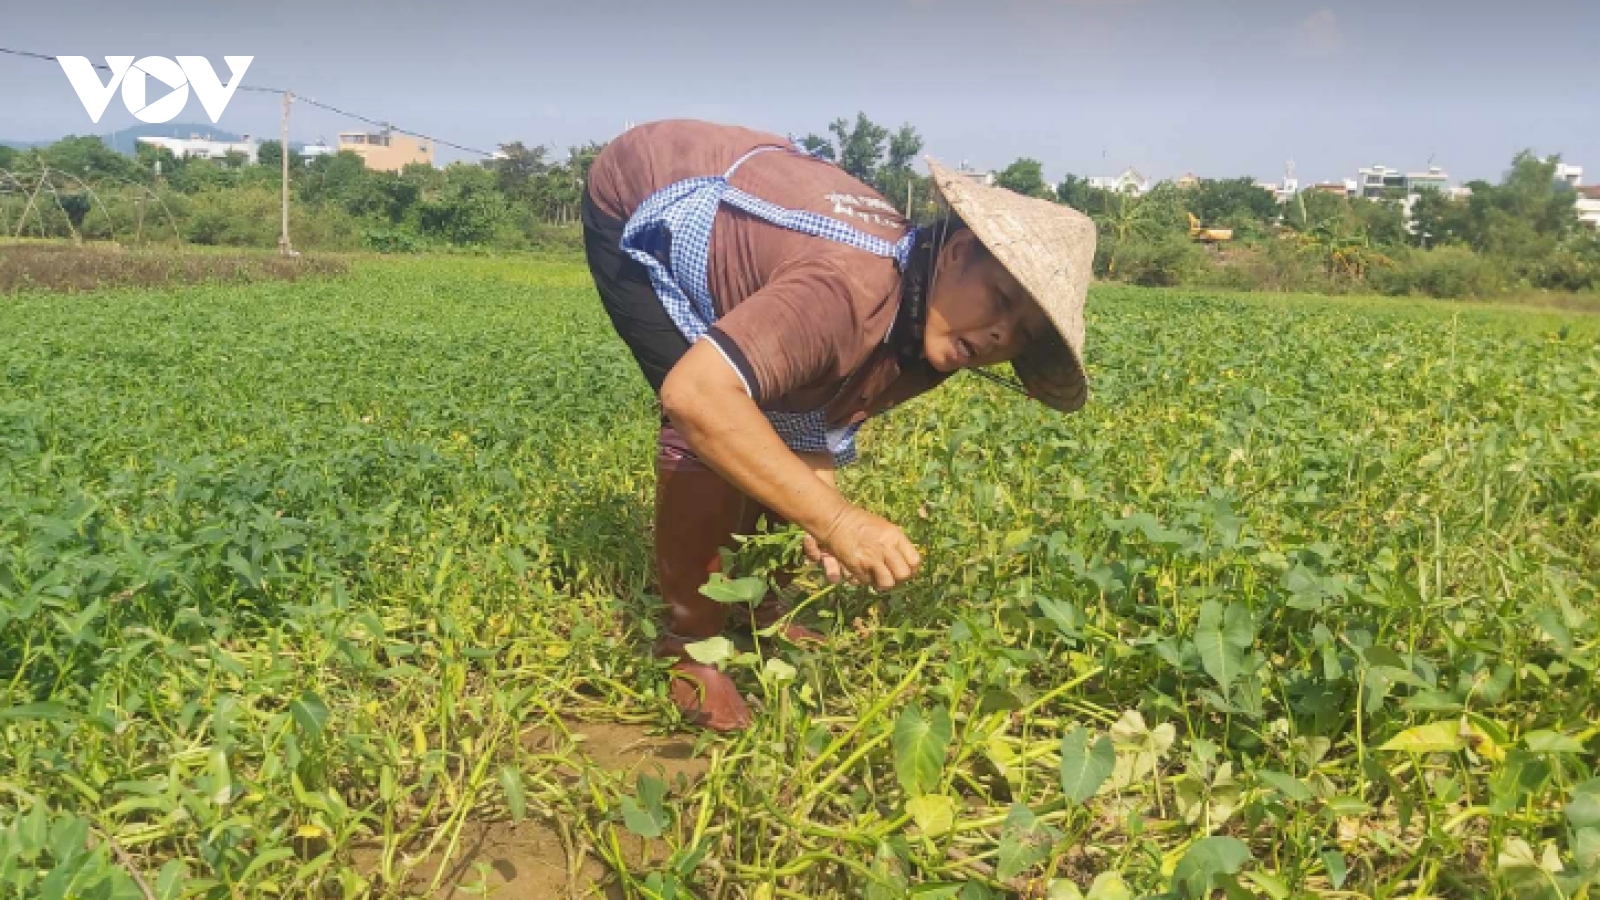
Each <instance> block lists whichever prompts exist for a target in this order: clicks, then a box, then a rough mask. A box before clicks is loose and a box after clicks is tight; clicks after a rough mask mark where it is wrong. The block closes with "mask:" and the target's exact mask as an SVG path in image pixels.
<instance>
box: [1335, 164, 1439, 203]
mask: <svg viewBox="0 0 1600 900" xmlns="http://www.w3.org/2000/svg"><path fill="white" fill-rule="evenodd" d="M1424 190H1434V191H1438V192H1440V193H1441V194H1442V193H1446V192H1447V191H1449V190H1450V176H1449V175H1447V174H1445V171H1444V170H1443V169H1441V168H1439V167H1438V166H1429V167H1428V171H1426V172H1402V171H1400V170H1399V169H1391V168H1389V167H1388V166H1369V167H1367V168H1364V169H1360V170H1359V171H1357V173H1356V189H1355V193H1353V194H1352V195H1351V196H1352V197H1360V198H1363V199H1366V200H1379V199H1382V198H1385V197H1391V198H1395V199H1405V198H1407V197H1414V196H1416V195H1418V194H1420V193H1422V192H1423V191H1424Z"/></svg>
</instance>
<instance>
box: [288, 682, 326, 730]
mask: <svg viewBox="0 0 1600 900" xmlns="http://www.w3.org/2000/svg"><path fill="white" fill-rule="evenodd" d="M289 715H291V716H293V717H294V723H295V725H297V726H299V728H300V733H301V734H303V735H305V736H306V739H307V740H312V741H314V740H316V739H317V738H319V737H321V736H322V729H323V728H324V727H326V726H327V724H328V704H326V703H323V702H322V698H321V697H318V696H317V695H316V693H315V692H313V691H305V692H303V693H302V694H301V695H300V696H298V697H296V698H295V699H293V700H291V701H289Z"/></svg>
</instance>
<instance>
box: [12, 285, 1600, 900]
mask: <svg viewBox="0 0 1600 900" xmlns="http://www.w3.org/2000/svg"><path fill="white" fill-rule="evenodd" d="M1090 355H1091V363H1092V365H1091V370H1092V375H1093V378H1094V386H1095V394H1094V397H1093V399H1092V401H1091V405H1090V406H1089V407H1088V409H1087V410H1086V411H1085V412H1084V413H1083V414H1081V415H1078V416H1074V417H1069V418H1056V417H1054V416H1053V415H1052V414H1050V413H1048V412H1047V411H1045V410H1043V409H1042V408H1038V407H1035V406H1032V405H1029V404H1027V403H1026V402H1025V401H1021V400H1019V399H1017V398H1014V397H1010V396H1007V395H1004V394H1001V393H999V392H997V391H995V390H994V389H992V388H990V387H989V386H988V385H986V384H983V383H981V382H977V381H975V380H969V379H958V380H956V381H955V382H952V383H951V384H950V385H949V386H947V387H946V388H944V389H943V390H941V391H940V392H938V393H936V394H934V395H931V396H929V397H926V398H923V399H921V400H919V401H916V402H914V403H912V404H909V405H908V406H906V407H905V408H903V409H901V410H898V411H896V412H895V413H894V414H892V415H891V416H889V417H888V418H887V419H886V420H884V421H882V422H879V423H875V424H874V425H872V426H869V428H868V429H867V430H866V431H865V433H864V439H863V448H864V451H865V455H866V457H867V460H868V462H867V463H865V464H864V465H863V466H861V467H860V468H858V469H856V470H852V471H851V472H850V473H848V474H847V476H846V477H845V479H844V481H845V487H846V492H847V493H848V494H850V495H852V496H853V497H855V498H857V499H858V500H859V501H861V502H863V503H865V504H866V505H868V506H870V507H871V508H874V509H876V510H879V511H881V512H884V513H886V514H887V515H889V516H890V517H891V518H893V519H895V520H896V521H898V522H901V523H903V524H904V525H906V527H907V529H908V531H909V532H910V533H911V535H912V537H913V539H914V540H915V541H917V542H918V543H919V545H920V546H921V547H923V548H924V551H925V555H926V557H927V559H928V563H927V566H926V568H925V570H924V574H923V575H922V577H920V579H919V580H918V581H916V582H914V583H913V584H911V585H909V586H907V587H905V588H902V589H900V590H898V591H896V592H893V593H891V594H889V595H884V596H880V595H874V594H871V593H868V592H866V591H862V590H857V589H844V588H827V587H824V586H822V585H820V584H818V583H817V582H816V581H814V580H811V581H808V580H805V579H802V580H801V581H800V582H799V583H798V584H797V586H796V589H795V590H796V592H797V595H798V596H797V599H799V600H802V601H804V602H805V604H806V605H805V609H804V611H803V613H802V616H803V617H807V618H810V619H812V620H814V621H816V622H820V623H821V627H822V628H823V630H825V631H826V632H827V633H828V636H829V639H830V643H831V645H830V647H829V649H828V650H827V651H826V652H809V651H807V652H802V651H798V650H796V649H794V648H791V647H787V646H773V645H771V644H768V643H765V642H758V643H757V644H756V645H755V646H754V647H744V648H741V649H740V650H739V652H737V653H735V654H733V655H730V656H727V657H726V658H725V659H724V661H723V664H724V665H725V666H727V667H728V668H729V669H730V670H732V671H733V672H734V673H735V675H736V677H737V678H738V680H739V681H740V683H741V684H742V685H743V686H744V687H745V688H746V690H747V691H748V693H749V694H750V695H751V696H752V697H753V698H754V699H755V700H756V702H757V705H758V706H759V709H760V714H759V715H758V717H757V723H756V726H755V727H754V728H753V729H752V730H751V731H750V732H748V733H746V734H744V735H742V736H739V737H737V738H735V739H713V738H710V737H706V736H695V735H693V734H690V735H689V736H688V737H687V738H672V737H670V736H668V737H662V736H660V735H659V734H656V733H657V732H663V731H666V732H671V730H672V729H673V728H674V727H675V722H674V720H673V718H672V707H671V705H670V704H669V703H668V702H667V701H666V700H665V696H666V679H665V673H664V670H663V669H662V668H661V667H659V666H658V665H656V664H654V663H652V662H649V661H648V660H647V659H645V658H644V657H643V656H642V648H644V647H646V646H648V642H649V634H650V631H649V628H648V626H647V625H646V624H645V623H646V622H647V620H648V618H649V617H650V616H651V614H652V608H653V605H654V604H655V603H656V601H655V600H654V599H653V598H652V597H651V595H650V593H649V592H650V582H651V577H650V571H649V568H650V564H649V559H650V556H649V525H650V497H651V488H652V474H651V459H652V450H653V440H654V431H655V429H654V422H655V418H654V417H655V413H654V411H653V408H652V402H651V399H650V397H649V395H648V392H647V390H646V389H645V388H644V386H643V383H642V379H640V378H639V376H638V373H637V372H636V371H635V370H634V369H633V367H632V363H631V361H630V360H629V359H628V358H627V357H626V355H625V352H624V350H623V348H622V346H621V344H620V342H618V341H617V340H616V339H615V338H614V337H613V336H612V335H611V334H610V332H609V327H608V325H607V323H606V321H605V318H604V315H603V314H602V313H601V311H600V309H599V305H598V302H597V301H596V300H595V299H594V296H593V289H592V287H591V286H590V284H589V282H588V278H587V274H586V272H585V270H584V269H583V267H582V265H581V264H580V263H578V262H576V261H568V260H559V259H558V260H549V261H527V260H521V261H518V260H496V259H424V260H392V261H370V262H363V263H358V264H357V265H356V266H355V268H354V270H353V272H352V274H351V275H349V276H348V277H345V278H337V279H328V280H307V281H302V282H299V283H294V284H282V283H258V284H251V285H243V286H240V285H229V286H194V287H186V288H178V289H171V290H160V289H119V290H111V291H102V292H91V293H85V294H79V295H73V296H60V295H44V294H28V293H23V294H19V295H13V296H9V297H5V298H3V299H0V690H3V692H4V693H3V694H0V897H17V898H21V897H27V898H33V897H44V898H69V897H73V898H78V897H81V898H110V897H127V898H134V900H139V898H144V897H160V898H164V900H167V898H178V897H205V898H235V897H237V898H244V897H275V896H276V897H319V898H320V897H360V896H372V897H396V896H446V895H452V896H456V895H464V894H466V893H470V892H474V891H479V892H481V891H494V892H495V893H492V894H491V895H492V896H506V897H512V896H517V897H520V896H527V897H546V896H561V895H563V894H565V893H566V892H568V891H576V892H579V893H580V894H581V893H583V892H586V891H593V892H594V893H595V895H596V896H630V897H656V898H679V900H682V898H690V897H705V898H713V897H714V898H777V897H789V898H797V897H836V898H855V897H863V896H864V897H868V898H874V900H876V898H899V897H904V896H916V897H922V898H961V900H981V898H993V897H1005V896H1022V897H1034V898H1045V897H1048V898H1052V900H1054V898H1074V897H1078V896H1080V894H1083V895H1086V896H1088V897H1091V898H1095V900H1113V898H1123V897H1134V896H1149V895H1155V894H1162V893H1166V894H1169V895H1171V896H1175V897H1189V898H1197V897H1202V896H1207V895H1209V894H1212V893H1213V892H1214V891H1226V892H1227V893H1228V895H1229V896H1233V897H1244V896H1257V897H1268V898H1273V900H1282V898H1289V897H1318V896H1321V897H1374V898H1376V897H1400V896H1405V897H1478V896H1490V897H1549V898H1557V897H1577V896H1582V895H1583V892H1584V891H1586V890H1587V885H1588V884H1589V881H1590V879H1591V878H1592V877H1593V876H1594V875H1595V873H1596V871H1597V869H1600V781H1597V780H1594V777H1595V775H1596V774H1597V773H1595V772H1594V771H1593V768H1594V766H1595V763H1596V761H1597V756H1596V750H1597V749H1600V742H1597V738H1600V712H1597V706H1596V704H1597V701H1600V687H1597V685H1596V672H1595V667H1596V663H1597V662H1600V602H1597V601H1600V574H1597V573H1600V521H1597V517H1600V320H1596V319H1592V318H1583V317H1576V316H1568V317H1561V316H1553V315H1548V314H1534V313H1526V312H1521V311H1515V310H1499V309H1493V308H1481V307H1476V308H1475V307H1462V306H1446V305H1437V304H1415V303H1400V302H1394V301H1381V302H1380V301H1364V300H1352V299H1337V300H1335V299H1327V298H1315V297H1304V298H1260V297H1258V298H1239V297H1220V296H1198V295H1190V294H1181V293H1168V292H1155V291H1140V290H1134V289H1121V288H1106V289H1097V291H1096V293H1095V295H1094V297H1093V298H1092V300H1091V321H1090ZM794 543H795V540H794V536H793V535H782V534H780V535H775V536H768V537H761V538H757V539H755V540H752V541H751V542H749V544H747V546H746V549H744V550H743V551H741V552H740V554H739V558H738V560H737V561H736V567H737V568H739V569H741V570H742V571H741V574H745V575H751V574H752V573H754V574H759V572H760V571H761V569H762V566H763V565H765V564H766V563H770V562H771V561H772V559H773V558H775V557H776V555H777V554H779V553H782V552H789V551H792V549H793V545H794ZM597 729H609V730H606V731H601V730H597ZM602 734H605V735H611V738H608V739H602V738H601V735H602ZM618 735H624V736H625V738H618V737H617V736H618ZM608 740H609V741H610V742H611V744H612V745H608V744H607V741H608ZM619 742H621V743H627V744H628V746H616V745H615V744H617V743H619ZM652 742H653V743H652ZM633 744H639V745H645V744H649V745H650V746H655V747H658V748H665V750H664V751H663V752H661V753H660V754H658V755H657V756H656V757H655V758H653V759H650V760H647V761H646V764H644V765H634V766H631V767H627V766H622V765H619V764H618V763H617V760H618V759H619V758H620V757H619V754H624V755H625V754H626V753H629V752H632V751H631V750H629V747H631V746H632V745H633ZM635 761H636V762H637V759H636V758H635ZM491 838H492V839H493V840H494V841H498V842H501V843H502V844H505V845H507V846H511V847H513V848H515V847H516V846H518V845H519V842H520V845H521V846H522V847H523V849H525V850H526V849H528V847H529V846H531V844H532V843H534V842H540V841H542V842H545V843H546V844H547V845H548V846H547V847H546V849H547V850H549V852H548V853H545V854H544V856H542V857H537V859H543V860H545V863H544V865H545V866H546V867H547V868H549V869H550V870H551V871H552V872H553V873H555V876H554V877H553V878H550V879H547V880H546V881H543V882H539V883H540V884H544V885H546V886H545V887H542V888H536V887H533V886H531V885H532V884H533V882H531V881H528V880H527V879H529V878H532V877H534V875H535V874H536V873H535V872H534V871H533V869H534V867H535V865H536V864H535V862H526V863H525V864H523V866H522V868H523V871H521V872H516V871H506V870H507V869H515V868H516V866H512V865H510V864H506V865H501V864H500V863H499V862H497V863H496V864H495V865H487V864H485V863H484V862H483V858H481V857H480V858H479V859H478V861H477V863H476V864H474V863H473V862H472V859H473V854H474V853H476V852H478V851H479V850H480V849H481V845H483V844H484V843H485V842H486V841H489V840H490V839H491ZM550 848H553V849H550ZM507 852H508V853H511V852H512V851H507ZM530 852H531V851H530ZM518 858H519V859H534V857H518ZM502 861H503V860H502ZM452 892H453V893H452Z"/></svg>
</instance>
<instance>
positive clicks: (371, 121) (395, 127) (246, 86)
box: [239, 84, 494, 156]
mask: <svg viewBox="0 0 1600 900" xmlns="http://www.w3.org/2000/svg"><path fill="white" fill-rule="evenodd" d="M239 90H241V91H255V92H257V93H262V94H294V99H295V100H297V101H299V102H301V103H306V104H309V105H311V106H315V107H317V108H319V109H325V110H327V111H328V112H331V113H338V114H339V115H341V116H348V117H349V118H352V119H356V120H358V121H361V122H365V123H367V124H368V125H376V126H378V127H379V128H384V129H387V130H389V131H396V132H399V133H400V134H405V135H410V136H411V137H414V138H421V139H423V140H425V141H433V142H434V143H435V144H442V145H444V146H446V147H451V148H453V149H456V150H462V151H465V152H467V153H476V154H478V155H479V156H493V155H494V154H493V153H492V152H490V151H488V150H479V149H478V148H477V147H468V146H465V145H463V144H457V143H454V142H452V141H447V140H444V139H443V138H436V137H434V136H433V135H430V134H423V133H422V132H420V131H411V130H408V129H405V128H401V127H399V126H398V125H395V124H393V123H391V122H384V121H380V120H378V119H373V118H369V117H367V116H363V115H361V114H359V113H353V112H351V111H349V110H347V109H340V108H339V107H337V106H334V105H333V104H331V103H323V102H322V101H321V100H314V99H312V98H310V97H307V96H305V95H304V94H298V93H295V92H294V91H291V90H289V89H287V88H274V87H259V86H257V85H253V84H241V85H239Z"/></svg>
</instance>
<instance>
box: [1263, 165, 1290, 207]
mask: <svg viewBox="0 0 1600 900" xmlns="http://www.w3.org/2000/svg"><path fill="white" fill-rule="evenodd" d="M1256 186H1257V187H1259V188H1262V189H1263V190H1268V191H1271V192H1272V196H1273V197H1274V198H1276V199H1277V201H1278V202H1279V203H1288V202H1289V201H1290V200H1293V199H1294V198H1295V195H1296V194H1298V193H1300V179H1299V178H1296V177H1295V174H1294V162H1293V161H1292V160H1291V161H1290V162H1288V163H1285V164H1284V167H1283V181H1281V182H1279V183H1276V184H1274V183H1272V182H1260V181H1258V182H1256Z"/></svg>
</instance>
